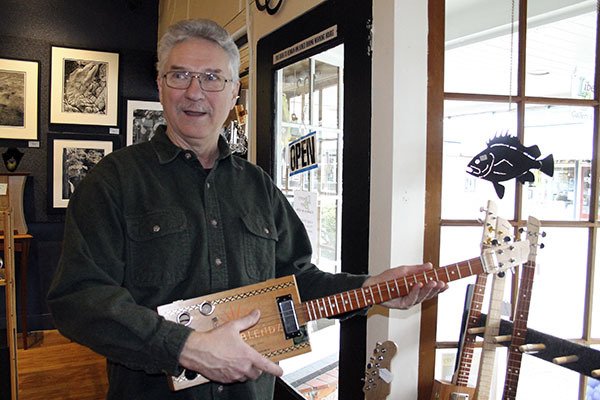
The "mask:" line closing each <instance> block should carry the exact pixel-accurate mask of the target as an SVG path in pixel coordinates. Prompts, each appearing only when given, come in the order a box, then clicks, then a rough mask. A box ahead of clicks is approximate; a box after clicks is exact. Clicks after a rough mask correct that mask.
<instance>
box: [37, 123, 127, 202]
mask: <svg viewBox="0 0 600 400" xmlns="http://www.w3.org/2000/svg"><path fill="white" fill-rule="evenodd" d="M119 144H120V139H119V136H118V135H98V134H77V133H68V134H65V133H54V134H53V133H49V134H48V213H61V212H64V211H65V210H66V208H67V206H68V204H69V198H70V197H71V195H72V194H73V192H74V191H75V190H76V188H77V184H78V183H79V182H80V181H81V180H82V179H83V178H84V177H85V175H86V174H87V173H88V172H89V171H90V170H91V168H93V167H94V166H95V165H96V164H97V163H98V162H99V161H100V160H101V159H102V158H104V157H105V156H106V155H107V154H109V153H111V152H113V151H114V150H116V149H117V148H118V146H119Z"/></svg>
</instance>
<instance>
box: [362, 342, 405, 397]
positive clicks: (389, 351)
mask: <svg viewBox="0 0 600 400" xmlns="http://www.w3.org/2000/svg"><path fill="white" fill-rule="evenodd" d="M396 351H397V346H396V343H394V342H392V341H391V340H386V341H385V342H383V343H381V342H377V344H376V345H375V348H374V349H373V355H372V356H371V358H370V360H369V362H368V363H367V366H366V369H365V378H364V379H365V384H364V385H363V393H364V394H365V400H385V399H386V398H387V397H388V396H389V394H390V383H391V382H392V378H393V376H392V373H391V372H390V371H391V365H392V358H393V357H394V356H395V355H396Z"/></svg>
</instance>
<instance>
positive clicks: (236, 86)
mask: <svg viewBox="0 0 600 400" xmlns="http://www.w3.org/2000/svg"><path fill="white" fill-rule="evenodd" d="M240 85H241V83H240V81H239V80H238V81H236V82H235V83H234V84H233V86H234V87H233V89H232V93H231V94H232V95H233V98H232V99H231V108H230V110H233V107H235V103H237V99H239V97H240V96H238V93H239V92H240Z"/></svg>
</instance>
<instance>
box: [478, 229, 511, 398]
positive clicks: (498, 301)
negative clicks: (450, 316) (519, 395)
mask: <svg viewBox="0 0 600 400" xmlns="http://www.w3.org/2000/svg"><path fill="white" fill-rule="evenodd" d="M499 225H501V226H500V227H499V228H498V229H499V231H502V232H504V234H505V235H506V234H507V233H508V232H510V233H512V229H513V228H512V226H511V225H510V223H509V222H508V221H506V220H503V219H499ZM502 225H503V226H502ZM506 280H507V279H506V278H505V272H504V271H503V272H500V273H498V274H495V275H494V276H493V277H492V290H491V293H490V300H489V309H488V315H487V318H486V320H485V331H484V334H483V348H482V350H481V358H480V361H479V374H478V375H477V385H476V388H477V390H476V394H477V396H476V397H477V399H478V400H489V398H490V393H491V388H492V379H493V375H494V363H495V361H496V347H497V344H496V341H495V338H496V337H497V336H498V334H499V332H500V320H501V318H502V303H503V299H504V287H505V286H506Z"/></svg>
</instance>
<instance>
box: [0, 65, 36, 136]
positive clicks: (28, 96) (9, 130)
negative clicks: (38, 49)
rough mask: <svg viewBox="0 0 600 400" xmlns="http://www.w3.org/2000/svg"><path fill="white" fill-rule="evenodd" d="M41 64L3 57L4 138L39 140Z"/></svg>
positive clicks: (0, 130) (0, 125)
mask: <svg viewBox="0 0 600 400" xmlns="http://www.w3.org/2000/svg"><path fill="white" fill-rule="evenodd" d="M39 88H40V63H39V61H32V60H17V59H8V58H0V97H2V99H3V101H2V113H1V114H0V139H7V140H38V137H39Z"/></svg>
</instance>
